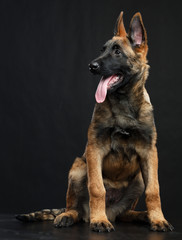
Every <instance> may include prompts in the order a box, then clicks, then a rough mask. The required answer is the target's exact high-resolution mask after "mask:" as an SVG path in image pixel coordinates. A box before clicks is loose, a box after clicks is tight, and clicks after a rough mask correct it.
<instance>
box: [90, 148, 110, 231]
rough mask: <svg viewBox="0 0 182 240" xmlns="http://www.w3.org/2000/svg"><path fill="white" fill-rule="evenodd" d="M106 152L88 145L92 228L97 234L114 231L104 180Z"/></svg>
mask: <svg viewBox="0 0 182 240" xmlns="http://www.w3.org/2000/svg"><path fill="white" fill-rule="evenodd" d="M103 156H104V152H103V149H102V148H98V147H97V146H95V145H94V144H90V145H89V144H88V145H87V149H86V159H87V173H88V191H89V198H90V201H89V205H90V227H91V229H92V230H93V231H97V232H110V231H113V230H114V227H113V226H112V224H111V223H110V222H109V221H108V219H107V216H106V211H105V210H106V209H105V208H106V204H105V195H106V190H105V188H104V184H103V179H102V159H103Z"/></svg>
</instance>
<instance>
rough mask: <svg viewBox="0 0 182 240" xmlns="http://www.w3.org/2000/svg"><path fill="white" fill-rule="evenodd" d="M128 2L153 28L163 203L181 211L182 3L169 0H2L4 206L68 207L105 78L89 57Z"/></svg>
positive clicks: (152, 79)
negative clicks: (74, 169) (72, 171)
mask: <svg viewBox="0 0 182 240" xmlns="http://www.w3.org/2000/svg"><path fill="white" fill-rule="evenodd" d="M121 10H123V11H124V21H125V26H126V29H128V26H129V22H130V19H131V17H132V16H133V14H134V13H135V12H137V11H140V12H141V13H142V16H143V20H144V24H145V27H146V29H147V33H148V39H149V55H148V59H149V64H150V65H151V69H150V76H149V79H148V81H147V89H148V92H149V94H150V97H151V101H152V103H153V105H154V110H155V121H156V126H157V129H158V150H159V180H160V186H161V197H162V206H163V210H164V212H165V215H166V216H168V217H169V218H170V216H177V215H180V213H181V209H180V206H181V200H182V198H181V197H182V191H181V185H182V181H181V175H182V173H181V167H182V159H181V151H182V144H181V143H182V135H181V129H182V96H181V87H182V83H181V81H182V74H181V68H182V64H181V50H182V48H181V45H182V44H181V43H182V34H181V20H182V19H181V10H180V1H166V0H160V1H146V0H145V1H136V0H127V1H121V0H103V1H101V0H92V1H87V0H82V1H79V0H78V1H76V0H72V1H71V0H69V1H68V0H67V1H66V0H62V1H54V0H49V1H48V0H44V1H17V0H16V1H13V0H12V1H8V0H6V1H2V0H1V1H0V212H3V213H4V212H7V213H13V212H25V211H32V210H35V209H36V210H38V209H42V208H59V207H64V206H65V194H66V188H67V174H68V171H69V168H70V167H71V164H72V162H73V160H74V158H75V157H76V156H80V155H82V153H83V151H84V147H85V143H86V139H87V128H88V125H89V122H90V119H91V116H92V111H93V107H94V104H95V98H94V94H95V90H96V87H97V84H98V80H99V77H94V76H92V75H91V74H90V73H89V71H88V63H89V62H90V61H91V60H92V59H94V58H95V57H97V55H99V50H100V49H101V47H102V45H103V43H104V42H105V41H106V40H108V39H110V38H111V37H112V35H113V30H114V25H115V22H116V19H117V17H118V15H119V13H120V11H121ZM139 207H141V208H144V207H143V206H142V203H140V206H139Z"/></svg>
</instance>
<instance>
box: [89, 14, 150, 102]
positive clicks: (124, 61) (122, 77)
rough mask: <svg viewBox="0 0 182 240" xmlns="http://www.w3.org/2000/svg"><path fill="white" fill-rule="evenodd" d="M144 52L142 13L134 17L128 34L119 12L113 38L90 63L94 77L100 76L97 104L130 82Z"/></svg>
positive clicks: (145, 45) (144, 33)
mask: <svg viewBox="0 0 182 240" xmlns="http://www.w3.org/2000/svg"><path fill="white" fill-rule="evenodd" d="M147 51H148V45H147V34H146V30H145V27H144V25H143V21H142V17H141V14H140V13H136V14H135V15H134V16H133V18H132V20H131V23H130V28H129V32H128V34H127V33H126V31H125V27H124V24H123V12H121V13H120V16H119V18H118V21H117V26H116V32H115V35H114V37H113V38H112V39H111V40H109V41H107V42H106V43H105V44H104V46H103V48H102V50H101V55H100V56H99V57H98V58H96V59H95V60H93V61H92V62H91V63H90V64H89V70H90V71H91V72H92V73H93V74H99V75H101V76H102V78H101V81H100V83H99V85H98V88H97V91H96V94H95V97H96V101H97V102H98V103H101V102H103V101H104V100H105V98H106V95H107V92H108V93H113V92H115V91H117V90H118V89H121V88H125V86H126V85H127V84H128V83H131V82H132V79H134V76H136V75H137V74H139V73H140V72H141V68H142V66H144V65H145V64H146V63H147V60H146V55H147ZM135 79H136V78H135Z"/></svg>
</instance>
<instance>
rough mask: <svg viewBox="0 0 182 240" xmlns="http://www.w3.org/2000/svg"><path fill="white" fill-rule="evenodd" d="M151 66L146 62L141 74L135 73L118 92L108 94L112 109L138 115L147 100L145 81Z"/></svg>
mask: <svg viewBox="0 0 182 240" xmlns="http://www.w3.org/2000/svg"><path fill="white" fill-rule="evenodd" d="M148 69H149V66H148V65H147V64H146V65H145V66H144V67H143V69H142V71H141V72H140V73H139V74H136V75H134V76H133V77H132V78H131V80H130V82H129V83H128V84H127V85H126V86H125V87H124V88H119V89H118V90H117V91H116V92H113V93H111V94H108V96H107V100H108V102H109V103H110V106H111V109H112V111H114V112H115V111H117V112H118V111H121V112H123V111H124V112H125V113H126V114H127V113H128V114H129V113H131V112H132V114H133V115H135V117H137V115H138V114H139V111H140V109H141V107H142V105H143V104H142V103H143V102H145V95H144V91H145V82H146V80H147V77H148Z"/></svg>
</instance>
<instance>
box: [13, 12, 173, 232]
mask: <svg viewBox="0 0 182 240" xmlns="http://www.w3.org/2000/svg"><path fill="white" fill-rule="evenodd" d="M147 52H148V45H147V33H146V30H145V27H144V24H143V21H142V17H141V14H140V13H136V14H135V15H134V16H133V18H132V19H131V23H130V28H129V32H128V34H127V33H126V31H125V28H124V24H123V12H121V13H120V16H119V18H118V21H117V27H116V31H115V35H114V37H113V38H112V39H111V40H109V41H107V42H106V43H105V44H104V46H103V48H102V53H101V55H100V56H99V57H98V58H96V59H95V60H93V61H92V62H91V63H90V64H89V69H90V71H91V72H92V73H94V74H99V75H101V76H102V78H101V80H100V83H99V85H98V87H97V91H96V94H95V97H96V101H97V103H96V105H95V109H94V113H93V117H92V120H91V124H90V126H89V129H88V142H87V145H86V149H85V152H84V154H83V156H82V157H77V158H76V159H75V161H74V163H73V165H72V167H71V170H70V172H69V178H68V190H67V197H66V209H60V210H57V209H52V210H47V209H45V210H42V211H38V212H35V213H30V214H21V215H18V216H17V218H18V219H19V220H22V221H37V220H54V225H55V226H56V227H68V226H71V225H72V224H74V223H76V222H78V221H80V220H84V221H88V222H90V227H91V229H92V230H93V231H97V232H110V231H113V230H114V227H113V225H112V224H111V222H114V221H115V220H116V219H117V220H121V221H143V222H148V223H149V224H150V226H151V230H153V231H172V230H173V227H172V225H171V224H170V223H169V222H167V221H166V219H165V218H164V216H163V213H162V210H161V201H160V194H159V182H158V156H157V148H156V137H157V133H156V128H155V124H154V116H153V108H152V105H151V102H150V98H149V95H148V93H147V91H146V89H145V82H146V79H147V77H148V71H149V65H148V64H147V59H146V56H147ZM144 189H145V200H146V207H147V211H144V212H140V211H134V209H135V207H136V204H137V202H138V199H139V198H140V196H141V195H142V193H143V191H144Z"/></svg>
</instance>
